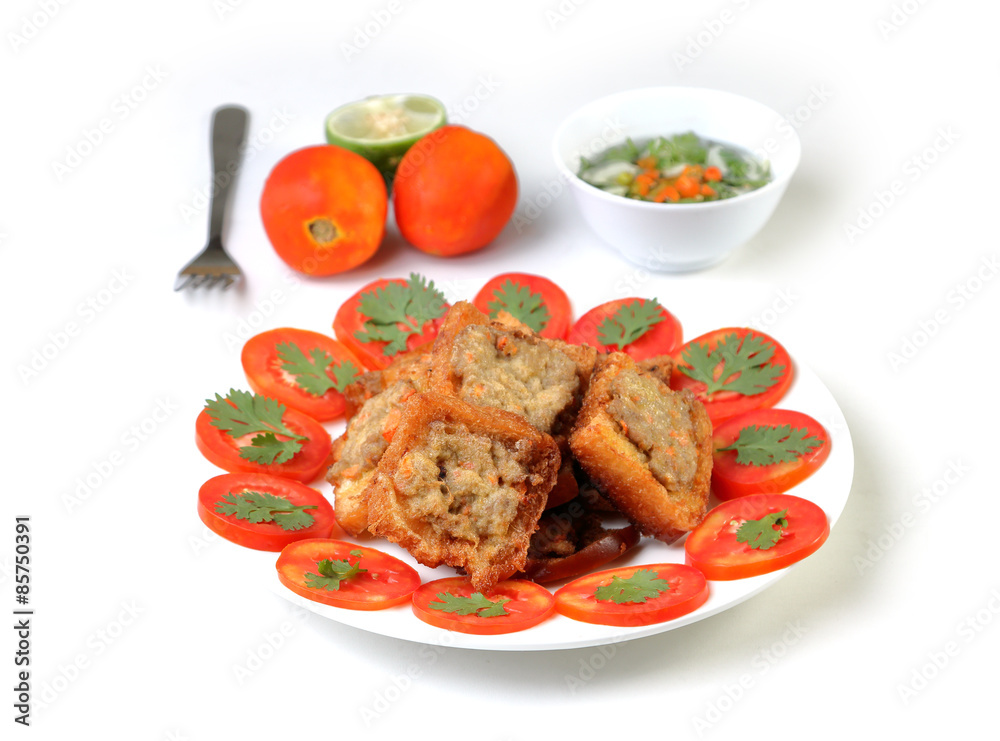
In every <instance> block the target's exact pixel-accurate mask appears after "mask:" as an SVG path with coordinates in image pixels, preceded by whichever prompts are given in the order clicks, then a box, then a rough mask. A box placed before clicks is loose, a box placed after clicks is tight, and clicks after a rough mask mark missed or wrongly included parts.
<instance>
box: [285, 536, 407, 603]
mask: <svg viewBox="0 0 1000 741" xmlns="http://www.w3.org/2000/svg"><path fill="white" fill-rule="evenodd" d="M275 568H277V570H278V580H279V581H280V582H281V583H282V584H284V585H285V586H286V587H288V589H290V590H291V591H293V592H295V594H297V595H299V596H301V597H305V598H306V599H310V600H313V601H314V602H321V603H322V604H324V605H333V606H334V607H343V608H346V609H348V610H382V609H385V608H386V607H392V606H394V605H399V604H403V603H404V602H407V601H408V600H409V599H410V595H411V594H413V590H415V589H416V588H417V587H418V586H420V575H419V574H418V573H417V571H416V569H414V568H413V567H412V566H409V565H408V564H406V563H404V562H402V561H400V560H399V559H398V558H395V557H394V556H390V555H389V554H388V553H383V552H382V551H380V550H378V549H377V548H369V547H367V546H361V545H357V544H356V543H349V542H348V541H346V540H336V539H323V538H315V539H310V540H297V541H295V542H294V543H291V544H289V545H287V546H285V548H284V549H283V550H282V551H281V555H280V556H278V561H277V563H276V564H275Z"/></svg>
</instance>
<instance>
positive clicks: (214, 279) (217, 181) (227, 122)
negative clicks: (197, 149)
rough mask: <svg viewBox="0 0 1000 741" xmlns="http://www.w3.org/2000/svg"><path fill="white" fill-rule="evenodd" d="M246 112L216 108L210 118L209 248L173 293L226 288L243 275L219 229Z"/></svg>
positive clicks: (180, 277) (180, 276)
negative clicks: (210, 197) (218, 286)
mask: <svg viewBox="0 0 1000 741" xmlns="http://www.w3.org/2000/svg"><path fill="white" fill-rule="evenodd" d="M247 118H248V116H247V112H246V110H245V109H244V108H240V107H239V106H225V107H222V108H217V109H216V110H215V113H214V115H213V116H212V203H211V209H210V213H211V215H210V217H209V226H208V244H207V245H205V249H203V250H202V251H201V252H200V253H199V254H198V255H197V256H196V257H195V258H194V259H193V260H192V261H191V262H189V263H188V264H187V265H185V266H184V267H183V268H181V271H180V272H179V273H178V274H177V280H176V281H175V282H174V290H175V291H179V290H181V289H182V288H187V287H190V288H199V287H201V286H204V287H206V288H212V287H213V286H216V285H219V284H221V285H222V289H223V290H225V289H227V288H229V287H230V286H231V285H233V283H235V282H236V281H238V280H239V279H240V278H241V277H242V275H243V273H242V272H241V271H240V268H239V266H238V265H237V264H236V262H235V261H234V260H233V258H231V257H230V256H229V254H228V253H227V252H226V250H225V248H224V247H223V246H222V227H223V221H224V219H225V214H226V205H227V203H228V202H229V194H230V191H231V190H232V185H233V182H234V181H235V180H236V172H237V170H238V169H239V161H240V154H241V152H240V150H241V148H242V146H243V142H244V141H246V135H247Z"/></svg>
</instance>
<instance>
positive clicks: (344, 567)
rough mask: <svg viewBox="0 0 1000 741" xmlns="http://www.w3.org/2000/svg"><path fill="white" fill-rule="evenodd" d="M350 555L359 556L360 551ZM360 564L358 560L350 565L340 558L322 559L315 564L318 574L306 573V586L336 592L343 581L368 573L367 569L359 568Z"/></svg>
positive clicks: (352, 552)
mask: <svg viewBox="0 0 1000 741" xmlns="http://www.w3.org/2000/svg"><path fill="white" fill-rule="evenodd" d="M351 555H352V556H360V555H361V551H351ZM360 564H361V559H360V558H358V560H357V561H355V562H354V563H350V562H349V561H348V560H347V559H346V558H340V559H337V560H336V561H334V560H333V559H331V558H324V559H323V560H322V561H317V562H316V571H318V572H319V573H318V574H314V573H313V572H311V571H309V572H307V573H306V575H305V579H306V586H307V587H312V588H313V589H326V590H327V591H330V592H336V591H337V590H339V589H340V583H341V582H342V581H344V580H345V579H350V578H351V577H352V576H357V575H358V574H366V573H368V569H363V568H361V566H360Z"/></svg>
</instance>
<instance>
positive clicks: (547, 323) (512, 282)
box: [472, 273, 573, 340]
mask: <svg viewBox="0 0 1000 741" xmlns="http://www.w3.org/2000/svg"><path fill="white" fill-rule="evenodd" d="M529 300H531V301H532V302H534V301H537V300H540V301H541V304H540V306H541V307H543V308H542V309H534V310H532V306H533V304H528V305H525V304H524V303H523V302H525V301H529ZM472 305H473V306H475V307H476V308H477V309H479V310H480V311H481V312H483V313H484V314H488V315H489V316H490V318H491V319H495V318H496V314H497V312H498V311H500V310H501V309H505V310H506V311H508V312H510V313H511V314H512V315H513V316H514V317H515V318H516V319H519V320H521V321H523V322H524V323H525V324H527V325H528V326H529V327H531V328H532V329H533V330H534V331H535V333H536V334H538V335H539V336H541V337H549V338H551V339H553V340H564V339H566V333H567V332H569V325H570V320H571V319H572V317H573V310H572V309H571V308H570V304H569V296H567V295H566V292H565V291H564V290H563V289H561V288H560V287H559V286H557V285H556V284H555V283H553V282H552V281H551V280H549V279H548V278H543V277H542V276H540V275H531V274H530V273H501V274H500V275H498V276H496V277H495V278H491V279H490V280H489V281H487V283H486V285H485V286H483V287H482V288H481V289H480V291H479V293H477V294H476V297H475V298H474V299H473V300H472Z"/></svg>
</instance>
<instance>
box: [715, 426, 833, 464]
mask: <svg viewBox="0 0 1000 741" xmlns="http://www.w3.org/2000/svg"><path fill="white" fill-rule="evenodd" d="M808 432H809V431H808V430H807V429H806V428H805V427H798V428H795V429H792V426H791V425H747V426H746V427H744V428H743V429H741V430H740V434H739V436H738V437H737V438H736V439H735V440H734V441H733V442H732V443H731V444H730V445H727V446H726V447H724V448H719V450H720V451H722V450H734V451H736V462H737V463H739V464H741V465H744V466H769V465H771V464H773V463H794V462H795V461H796V460H798V459H799V458H801V457H802V456H804V455H806V454H807V453H809V452H810V451H812V450H814V449H816V448H818V447H819V446H820V445H822V444H823V443H824V441H823V440H820V439H819V438H818V437H815V436H813V435H808V436H807V433H808Z"/></svg>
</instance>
